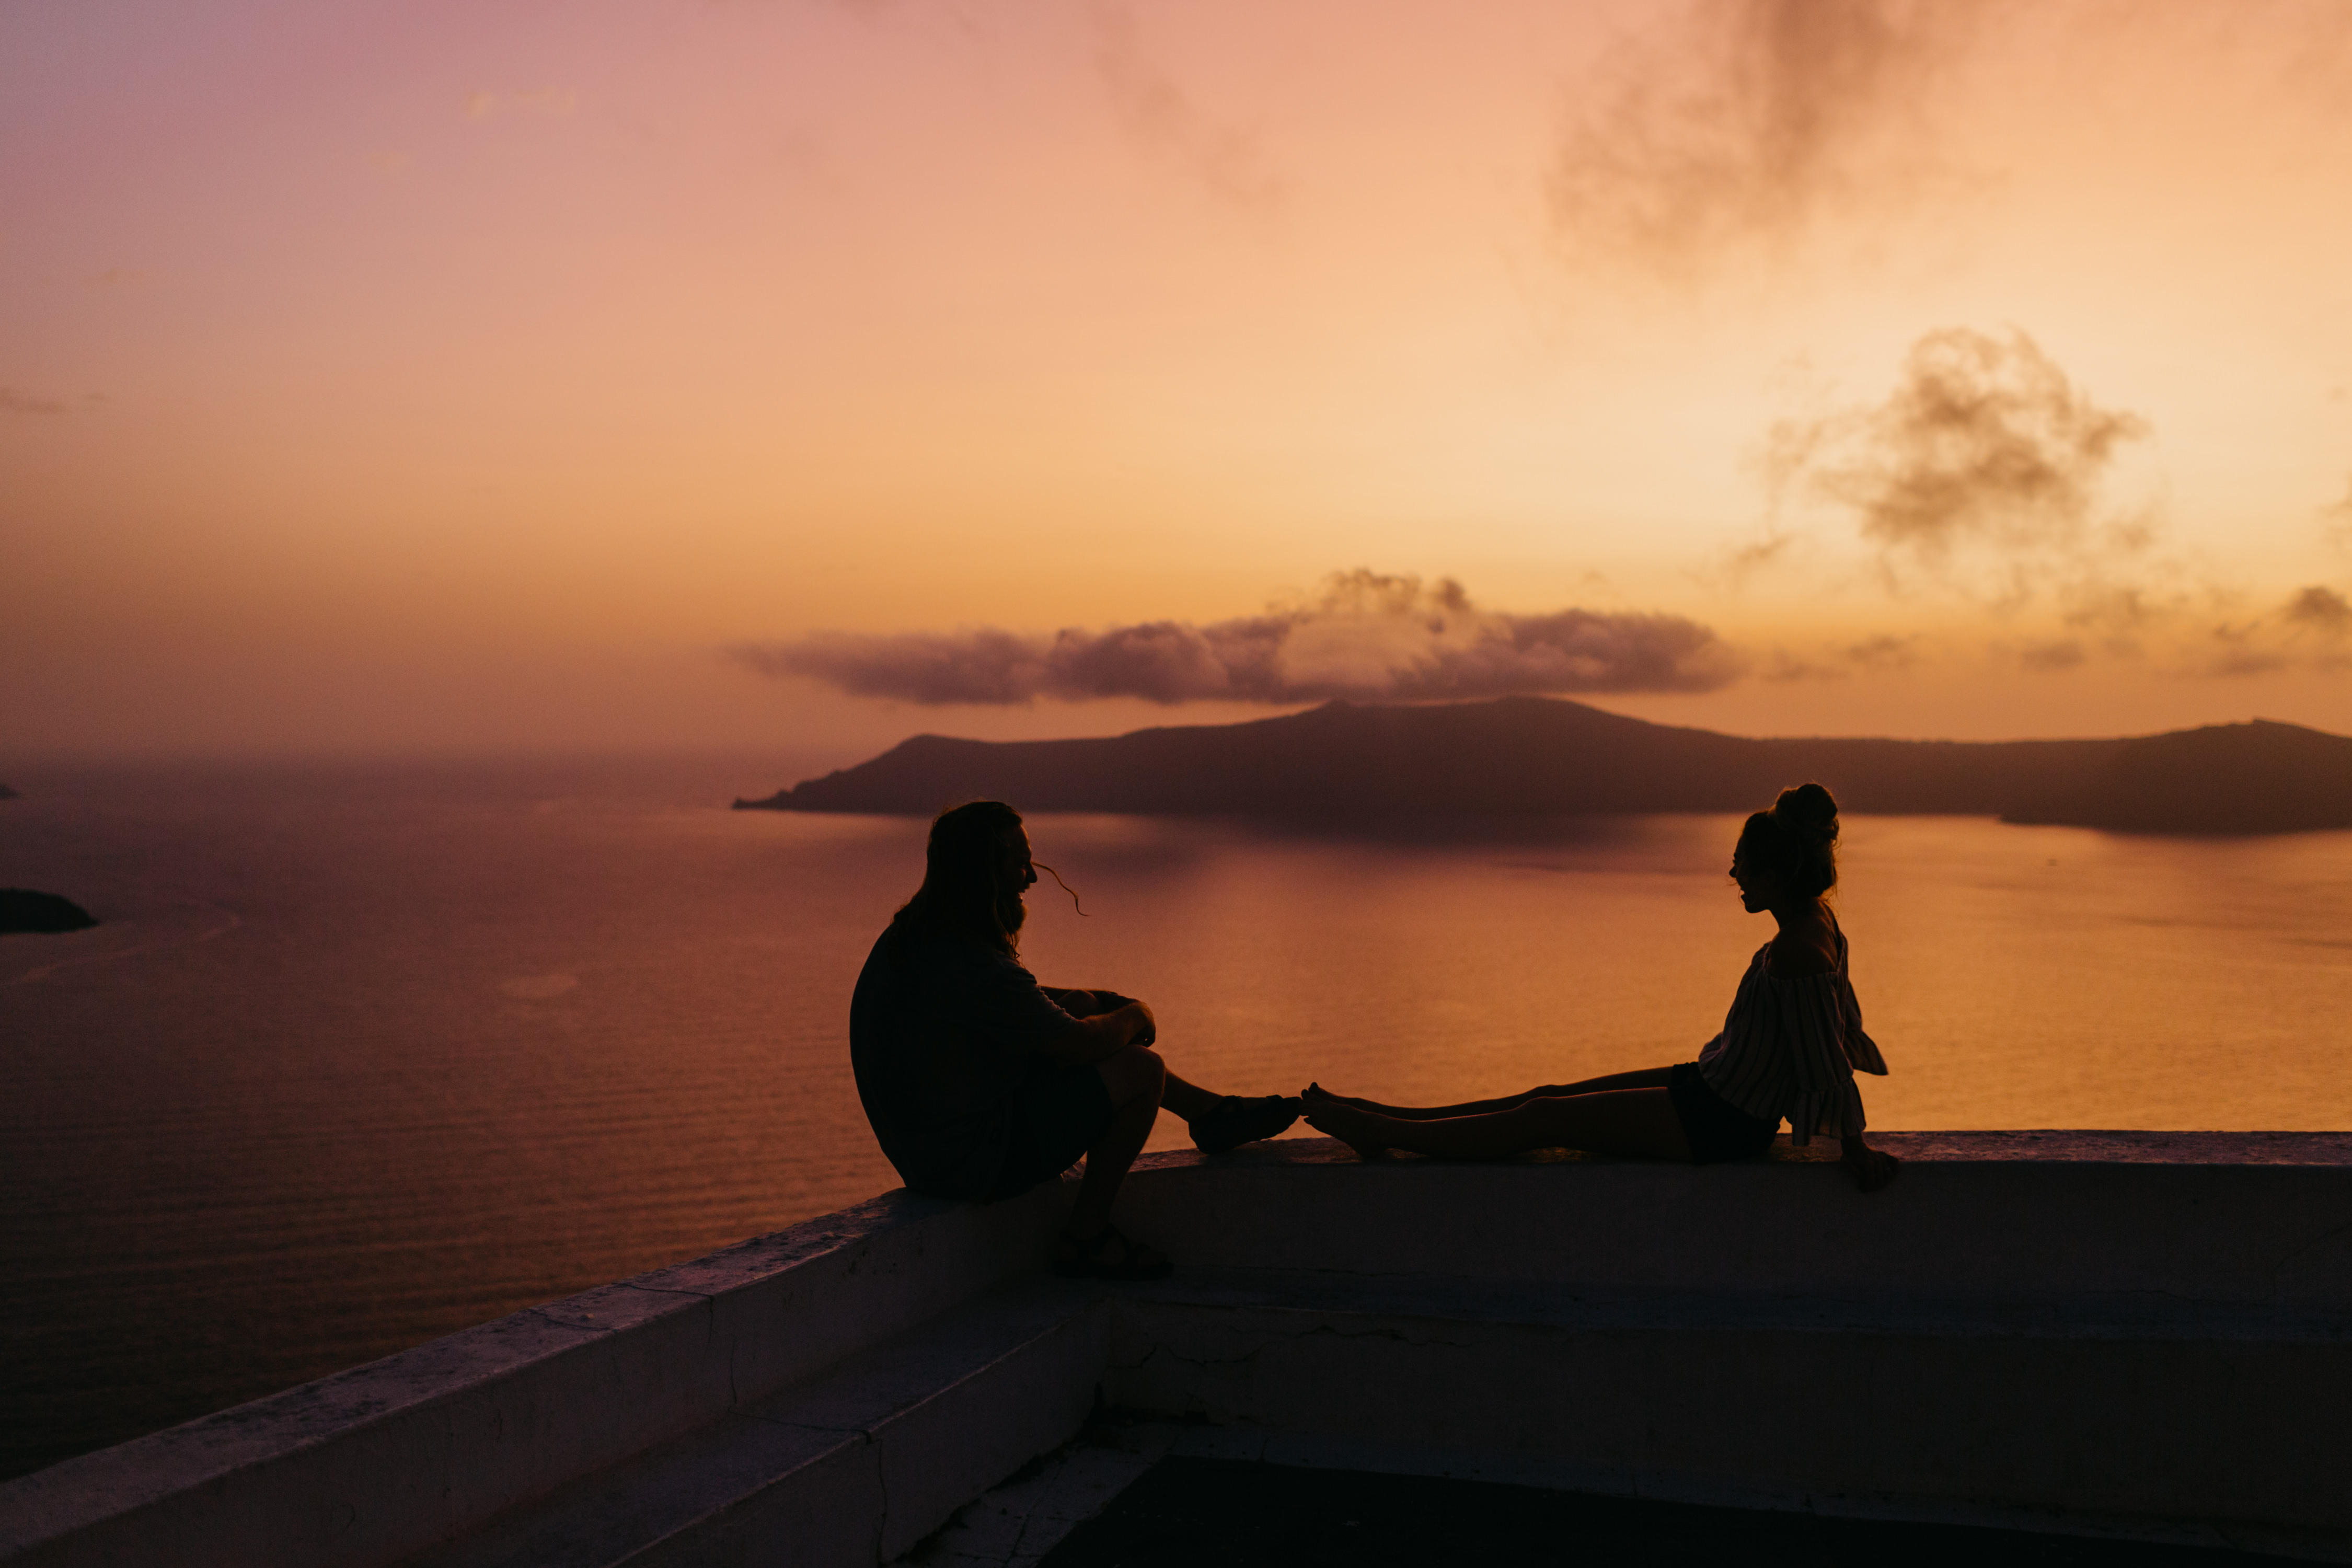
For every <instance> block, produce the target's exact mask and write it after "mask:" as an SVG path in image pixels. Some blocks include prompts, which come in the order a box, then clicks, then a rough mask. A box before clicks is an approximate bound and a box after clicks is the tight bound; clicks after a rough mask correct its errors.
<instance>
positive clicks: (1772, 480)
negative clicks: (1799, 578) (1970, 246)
mask: <svg viewBox="0 0 2352 1568" xmlns="http://www.w3.org/2000/svg"><path fill="white" fill-rule="evenodd" d="M2147 428H2148V427H2147V421H2145V420H2143V419H2142V418H2140V417H2139V416H2137V415H2136V414H2132V413H2129V412H2127V411H2124V410H2118V409H2111V408H2105V407H2102V406H2100V405H2098V404H2097V403H2095V401H2093V400H2092V398H2091V397H2090V395H2088V394H2087V393H2085V392H2084V391H2083V390H2082V389H2081V388H2079V387H2077V386H2076V385H2075V384H2074V382H2073V381H2072V380H2071V379H2070V378H2069V377H2068V376H2067V374H2066V373H2065V371H2064V370H2063V369H2062V368H2061V367H2060V366H2059V365H2058V364H2057V363H2055V362H2054V361H2053V360H2052V359H2051V358H2050V356H2049V355H2047V354H2045V353H2042V349H2041V347H2040V346H2039V345H2038V344H2036V343H2035V342H2033V340H2032V338H2030V337H2028V336H2026V335H2025V334H2024V333H2023V332H2021V331H2015V330H2014V329H2012V330H2011V331H2006V332H2002V333H1987V332H1979V331H1972V330H1970V329H1968V328H1962V327H1955V328H1947V329H1943V330H1941V331H1932V332H1929V333H1927V335H1925V336H1924V337H1922V338H1920V339H1919V340H1918V341H1917V342H1915V343H1914V344H1913V345H1912V346H1911V349H1910V351H1909V352H1908V353H1906V355H1905V357H1904V361H1903V366H1902V371H1901V374H1900V375H1899V376H1898V377H1897V379H1896V384H1895V388H1894V390H1893V391H1892V392H1891V393H1889V394H1888V395H1887V396H1886V397H1885V399H1884V400H1883V401H1881V402H1878V403H1875V404H1870V405H1862V406H1858V407H1849V408H1845V409H1842V410H1836V411H1833V412H1831V413H1828V414H1825V415H1821V416H1812V417H1807V418H1801V419H1788V420H1783V421H1781V422H1780V423H1779V424H1777V425H1775V426H1773V427H1772V428H1771V431H1770V432H1769V436H1768V437H1767V438H1766V441H1765V444H1764V451H1763V455H1762V463H1761V467H1762V469H1763V472H1764V475H1765V478H1766V480H1767V482H1768V484H1769V487H1770V489H1771V493H1772V508H1771V516H1770V521H1769V524H1768V528H1767V545H1768V547H1769V548H1767V547H1750V548H1749V549H1748V551H1747V552H1743V553H1742V555H1741V556H1740V557H1739V558H1738V561H1737V562H1735V571H1738V572H1747V571H1753V570H1757V569H1759V568H1761V567H1763V566H1766V565H1769V564H1772V563H1773V557H1774V556H1776V555H1778V554H1779V553H1780V552H1781V551H1782V550H1784V549H1785V546H1786V542H1787V541H1788V540H1789V539H1790V538H1791V537H1793V535H1791V534H1790V532H1789V522H1788V518H1789V514H1790V511H1791V510H1794V509H1797V508H1800V507H1805V506H1815V507H1826V508H1828V509H1830V510H1832V511H1833V512H1836V513H1839V514H1841V515H1843V516H1844V517H1845V518H1847V519H1848V520H1850V521H1852V522H1853V525H1854V527H1855V531H1856V536H1857V538H1858V539H1859V540H1860V542H1862V543H1863V544H1864V545H1865V546H1867V547H1868V548H1869V549H1870V550H1871V551H1872V552H1874V559H1875V564H1876V568H1877V572H1878V575H1879V577H1880V579H1881V581H1882V583H1883V584H1885V586H1887V587H1889V588H1892V589H1903V588H1906V587H1908V586H1911V585H1914V584H1918V583H1921V582H1927V583H1932V584H1937V585H1939V586H1941V587H1944V588H1948V589H1952V590H1957V591H1958V592H1960V593H1962V594H1964V595H1967V596H1969V597H1971V598H1974V599H1976V600H1978V601H1979V602H1980V603H1984V604H1987V605H1990V606H1991V607H1993V608H1995V609H1998V610H2002V611H2009V610H2015V609H2018V608H2021V607H2022V606H2023V605H2026V604H2028V603H2029V602H2031V601H2033V600H2035V599H2037V598H2043V597H2047V598H2050V599H2053V600H2054V601H2055V602H2056V604H2057V605H2058V607H2059V608H2060V609H2061V610H2062V611H2063V614H2064V615H2065V617H2066V619H2067V622H2068V624H2069V625H2070V626H2077V627H2086V628H2094V629H2101V630H2108V631H2115V632H2122V631H2126V630H2128V629H2129V628H2130V627H2131V626H2136V625H2137V624H2138V623H2139V622H2140V621H2142V620H2144V619H2146V618H2147V616H2148V615H2149V614H2151V613H2152V612H2153V610H2154V608H2155V606H2156V605H2157V601H2158V597H2159V596H2160V595H2159V593H2158V586H2157V584H2158V583H2160V582H2163V581H2166V580H2168V579H2170V578H2174V577H2178V576H2179V574H2180V568H2179V566H2178V564H2177V563H2166V562H2162V561H2158V560H2156V559H2154V558H2153V557H2151V555H2150V554H2149V551H2150V547H2151V546H2152V545H2153V544H2154V543H2155V542H2156V540H2157V530H2156V528H2155V526H2154V524H2153V523H2152V522H2151V521H2150V519H2149V515H2148V514H2147V512H2145V511H2134V510H2128V509H2125V508H2120V507H2118V506H2116V505H2114V504H2112V503H2111V502H2110V501H2109V500H2108V497H2107V491H2108V489H2109V481H2110V479H2112V478H2113V473H2114V469H2115V468H2116V460H2117V458H2118V456H2119V455H2120V453H2121V452H2122V450H2123V448H2124V447H2126V446H2127V445H2128V444H2129V443H2131V442H2134V441H2137V440H2139V439H2140V438H2141V437H2145V436H2146V435H2147ZM2175 596H2177V595H2175Z"/></svg>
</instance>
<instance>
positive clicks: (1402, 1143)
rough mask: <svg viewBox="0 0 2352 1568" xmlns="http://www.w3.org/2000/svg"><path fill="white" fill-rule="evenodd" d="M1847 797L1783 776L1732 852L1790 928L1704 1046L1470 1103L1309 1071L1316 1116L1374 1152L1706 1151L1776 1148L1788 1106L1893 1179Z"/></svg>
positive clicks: (1800, 1121) (1857, 1173) (1749, 901)
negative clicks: (1838, 894)
mask: <svg viewBox="0 0 2352 1568" xmlns="http://www.w3.org/2000/svg"><path fill="white" fill-rule="evenodd" d="M1837 834H1838V823H1837V802H1836V801H1834V800H1832V799H1831V798H1830V792H1829V791H1827V790H1825V789H1823V788H1822V786H1821V785H1819V784H1801V785H1799V786H1798V787H1796V788H1795V789H1785V790H1782V791H1781V792H1780V799H1778V800H1777V801H1775V802H1774V803H1773V805H1772V809H1771V810H1769V811H1759V812H1758V813H1756V814H1755V815H1754V816H1750V817H1749V818H1748V824H1747V826H1745V827H1743V828H1742V829H1740V833H1739V842H1738V846H1737V847H1735V848H1734V849H1733V850H1732V854H1731V879H1732V881H1733V882H1735V883H1737V884H1738V888H1739V901H1740V903H1741V905H1742V906H1743V907H1745V908H1746V909H1747V910H1748V913H1750V914H1755V913H1757V912H1758V911H1759V910H1769V912H1770V914H1771V916H1772V920H1773V921H1774V923H1775V924H1776V925H1778V926H1779V928H1780V931H1779V933H1778V934H1777V935H1775V936H1774V937H1773V938H1772V940H1771V941H1769V942H1766V943H1765V944H1764V945H1763V946H1762V947H1759V948H1758V949H1757V950H1756V956H1755V957H1754V958H1753V959H1751V960H1749V961H1748V973H1746V974H1744V975H1742V976H1741V977H1740V980H1739V990H1738V993H1737V994H1735V995H1734V996H1733V997H1732V999H1731V1012H1730V1014H1729V1015H1728V1016H1727V1017H1726V1018H1725V1019H1724V1021H1723V1032H1722V1033H1721V1034H1719V1035H1717V1036H1716V1037H1715V1038H1714V1039H1712V1040H1710V1041H1708V1042H1707V1044H1706V1048H1705V1049H1704V1050H1702V1051H1700V1052H1699V1055H1698V1060H1696V1061H1695V1062H1684V1063H1682V1064H1681V1065H1680V1066H1677V1067H1663V1068H1642V1069H1639V1070H1637V1071H1634V1072H1621V1073H1611V1074H1609V1075H1608V1076H1606V1077H1603V1078H1591V1079H1585V1080H1583V1081H1582V1082H1581V1083H1568V1084H1547V1085H1545V1086H1543V1087H1541V1088H1538V1089H1528V1091H1527V1092H1526V1093H1524V1094H1515V1095H1509V1096H1507V1097H1505V1098H1504V1099H1501V1100H1474V1101H1471V1102H1469V1103H1467V1104H1464V1105H1437V1106H1395V1105H1381V1104H1379V1103H1378V1102H1376V1101H1373V1100H1352V1099H1349V1098H1347V1097H1345V1096H1342V1095H1335V1094H1330V1093H1328V1092H1327V1091H1325V1090H1324V1089H1322V1088H1320V1087H1319V1086H1317V1085H1309V1086H1308V1087H1307V1094H1306V1101H1307V1122H1308V1123H1309V1124H1310V1125H1312V1126H1314V1127H1317V1128H1319V1129H1320V1130H1322V1131H1325V1132H1328V1133H1329V1134H1330V1135H1331V1136H1333V1137H1335V1138H1340V1139H1344V1140H1346V1141H1347V1142H1349V1144H1351V1145H1353V1146H1354V1148H1355V1150H1356V1152H1357V1153H1359V1154H1360V1155H1362V1156H1364V1157H1365V1158H1367V1159H1370V1158H1373V1157H1375V1156H1377V1155H1379V1154H1380V1153H1381V1152H1384V1151H1386V1150H1390V1149H1410V1150H1412V1151H1414V1152H1417V1153H1423V1154H1433V1155H1436V1156H1437V1157H1439V1158H1441V1159H1447V1160H1499V1159H1503V1158H1505V1157H1506V1156H1508V1155H1512V1154H1517V1153H1520V1152H1524V1151H1526V1150H1529V1149H1586V1150H1590V1151H1591V1152H1594V1153H1600V1154H1636V1155H1651V1156H1654V1157H1655V1158H1659V1159H1665V1160H1689V1161H1694V1162H1696V1163H1700V1164H1707V1163H1714V1162H1717V1161H1722V1160H1746V1159H1751V1158H1753V1157H1755V1156H1756V1155H1759V1154H1761V1153H1763V1152H1764V1151H1765V1150H1766V1149H1768V1148H1769V1147H1770V1146H1771V1143H1772V1137H1773V1134H1774V1133H1775V1132H1777V1131H1779V1129H1780V1121H1781V1120H1782V1119H1783V1118H1784V1117H1785V1118H1786V1119H1787V1120H1788V1123H1789V1129H1790V1135H1791V1136H1790V1142H1794V1143H1807V1142H1811V1139H1812V1135H1813V1134H1814V1133H1816V1132H1826V1133H1829V1134H1832V1136H1834V1137H1836V1138H1837V1139H1838V1140H1839V1142H1840V1143H1841V1144H1842V1145H1843V1161H1844V1163H1845V1167H1846V1169H1847V1170H1848V1171H1849V1172H1851V1173H1853V1179H1854V1181H1855V1182H1856V1183H1858V1184H1860V1185H1861V1187H1862V1190H1863V1191H1864V1192H1872V1191H1874V1190H1876V1189H1877V1188H1880V1187H1883V1186H1885V1184H1887V1183H1889V1182H1891V1181H1893V1180H1894V1179H1895V1169H1896V1166H1897V1164H1898V1163H1899V1162H1897V1161H1896V1159H1895V1156H1894V1155H1892V1154H1889V1153H1887V1152H1885V1151H1883V1150H1878V1149H1873V1148H1871V1147H1870V1146H1869V1144H1867V1143H1866V1142H1864V1141H1863V1114H1862V1092H1861V1090H1860V1089H1857V1088H1856V1087H1855V1086H1854V1081H1853V1075H1854V1071H1855V1069H1856V1068H1859V1069H1861V1070H1862V1071H1864V1072H1869V1073H1882V1074H1883V1073H1885V1071H1886V1063H1885V1059H1884V1058H1881V1057H1880V1056H1879V1054H1878V1047H1876V1046H1875V1045H1874V1044H1872V1043H1871V1038H1870V1037H1869V1036H1868V1035H1865V1034H1864V1033H1863V1030H1862V1007H1861V1005H1860V1004H1859V1003H1857V1002H1856V1001H1855V1000H1854V994H1853V985H1852V984H1849V983H1848V981H1847V979H1846V946H1845V933H1844V932H1843V931H1840V930H1838V923H1837V917H1836V916H1835V915H1833V914H1832V913H1831V912H1830V908H1829V905H1828V904H1827V903H1825V902H1824V901H1823V897H1824V895H1826V894H1827V893H1828V892H1829V890H1830V889H1832V887H1834V886H1835V885H1836V883H1837Z"/></svg>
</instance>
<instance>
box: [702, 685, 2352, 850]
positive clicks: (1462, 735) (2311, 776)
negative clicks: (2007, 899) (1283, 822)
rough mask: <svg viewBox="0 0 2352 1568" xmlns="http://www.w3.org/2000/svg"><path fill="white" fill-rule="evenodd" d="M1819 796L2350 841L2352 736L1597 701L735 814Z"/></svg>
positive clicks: (1410, 714) (1536, 704)
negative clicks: (1806, 790) (2017, 733)
mask: <svg viewBox="0 0 2352 1568" xmlns="http://www.w3.org/2000/svg"><path fill="white" fill-rule="evenodd" d="M1803 779H1817V780H1819V781H1820V782H1822V784H1827V785H1828V786H1829V787H1830V789H1831V790H1832V792H1833V793H1834V794H1835V795H1837V797H1838V799H1839V801H1840V803H1841V804H1843V805H1844V806H1845V808H1846V809H1847V810H1848V811H1851V812H1864V813H1871V812H1875V813H1884V814H1890V815H1907V816H1918V815H1951V816H1998V817H2000V818H2001V819H2002V820H2003V821H2006V822H2014V823H2048V824H2062V825H2066V826H2084V827H2099V828H2105V829H2109V830H2112V831H2116V832H2128V833H2161V834H2200V835H2203V834H2257V833H2292V832H2298V831H2305V830H2309V829H2315V828H2329V827H2352V738H2347V737H2345V736H2341V735H2331V734H2327V733H2326V732H2325V731H2318V730H2310V729H2305V728H2304V727H2303V726H2301V725H2297V724H2282V723H2276V722H2273V721H2268V720H2262V719H2257V720H2255V721H2252V722H2251V723H2244V724H2213V725H2207V726H2205V727H2203V728H2201V729H2196V730H2179V731H2168V732H2166V733H2162V734H2156V735H2141V736H2132V737H2126V738H2121V739H2114V740H2063V741H1892V740H1850V739H1834V738H1805V739H1781V740H1753V739H1747V738H1744V737H1740V736H1737V735H1724V734H1718V733H1716V732H1715V731H1708V730H1697V729H1685V728H1680V727H1676V726H1673V725H1665V724H1653V723H1650V722H1648V721H1643V720H1640V719H1629V718H1626V717H1624V716H1622V714H1616V713H1608V712H1603V711H1602V710H1600V709H1597V708H1591V707H1587V706H1586V705H1585V704H1583V703H1580V702H1570V701H1566V700H1559V699H1550V698H1538V697H1505V698H1500V699H1497V700H1494V701H1491V702H1460V703H1444V704H1427V705H1397V706H1363V705H1357V704H1351V703H1348V702H1329V703H1326V704H1325V705H1324V706H1322V707H1320V708H1316V709H1312V710H1307V711H1306V712H1302V713H1292V714H1287V715H1285V716H1283V717H1280V718H1275V719H1260V720H1255V721H1249V722H1244V723H1239V724H1202V725H1185V726H1170V727H1166V728H1158V729H1150V730H1138V731H1132V732H1131V733H1129V734H1125V735H1118V736H1112V737H1108V738H1101V739H1090V740H1070V741H964V740H955V739H951V738H950V737H948V736H944V735H917V736H915V737H913V738H912V739H910V740H907V741H903V742H899V743H898V745H896V746H894V747H892V748H891V749H890V750H889V751H887V752H884V753H882V754H881V755H880V756H878V757H875V758H873V759H871V760H870V761H867V762H864V763H858V764H857V765H856V766H855V767H850V768H843V769H840V770H837V771H835V772H834V773H827V774H826V775H825V776H824V777H823V778H818V779H809V780H806V781H804V782H803V783H801V784H795V785H793V786H792V787H791V788H789V789H783V790H779V791H778V792H777V793H776V794H774V795H769V796H767V797H766V798H764V799H761V800H738V801H736V802H735V809H737V810H739V811H815V812H856V813H872V814H878V815H886V816H929V815H930V814H932V813H934V812H936V811H938V810H940V808H941V807H942V806H944V805H952V804H954V803H956V802H958V801H963V800H972V799H997V800H1008V801H1013V802H1015V803H1017V804H1018V805H1019V806H1020V807H1021V809H1022V810H1024V811H1099V812H1122V813H1133V814H1139V815H1150V816H1265V817H1288V818H1312V819H1317V820H1319V821H1323V822H1326V823H1338V822H1343V821H1347V820H1359V821H1365V822H1376V821H1381V820H1396V819H1405V818H1415V817H1456V818H1459V817H1528V816H1631V815H1643V814H1648V813H1655V812H1669V813H1671V812H1727V811H1746V810H1748V808H1750V807H1751V806H1752V805H1754V804H1755V802H1756V801H1758V800H1759V799H1769V797H1770V796H1771V795H1772V794H1773V792H1774V791H1776V790H1778V789H1780V787H1781V786H1782V785H1784V784H1791V783H1794V782H1797V781H1799V780H1803Z"/></svg>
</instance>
